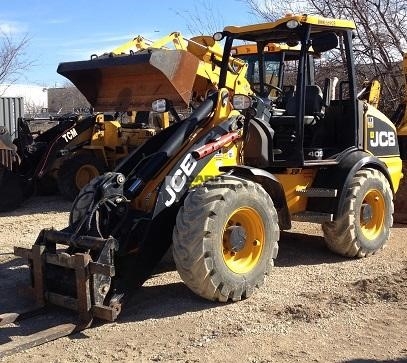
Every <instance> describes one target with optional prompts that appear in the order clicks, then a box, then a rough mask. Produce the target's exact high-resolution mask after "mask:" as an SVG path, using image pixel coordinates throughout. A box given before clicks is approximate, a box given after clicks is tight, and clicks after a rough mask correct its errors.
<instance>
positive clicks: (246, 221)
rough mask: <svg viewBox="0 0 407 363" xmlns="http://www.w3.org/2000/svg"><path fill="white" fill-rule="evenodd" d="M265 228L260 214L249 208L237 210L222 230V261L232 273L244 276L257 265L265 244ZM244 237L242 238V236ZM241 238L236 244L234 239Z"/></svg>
mask: <svg viewBox="0 0 407 363" xmlns="http://www.w3.org/2000/svg"><path fill="white" fill-rule="evenodd" d="M264 231H265V228H264V224H263V220H262V218H261V217H260V214H259V213H258V212H257V211H256V210H254V209H253V208H250V207H244V208H239V209H237V210H235V211H234V212H233V213H232V215H231V216H230V217H229V219H228V221H227V222H226V224H225V226H224V228H223V244H222V248H223V260H224V262H225V264H226V266H227V267H228V268H229V269H230V270H231V271H233V272H235V273H238V274H244V273H247V272H249V271H251V270H252V269H253V268H254V267H255V266H256V265H257V263H258V261H259V259H260V256H261V254H262V251H263V248H264V243H265V232H264ZM242 234H243V235H244V237H243V236H242ZM235 236H240V237H242V238H241V239H240V240H239V242H240V243H236V237H235Z"/></svg>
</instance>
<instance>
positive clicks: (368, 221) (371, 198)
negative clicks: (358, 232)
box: [360, 189, 385, 240]
mask: <svg viewBox="0 0 407 363" xmlns="http://www.w3.org/2000/svg"><path fill="white" fill-rule="evenodd" d="M363 209H367V212H366V213H365V214H367V215H365V216H363V214H364V213H363ZM384 218H385V201H384V197H383V194H382V193H381V192H380V191H379V190H377V189H372V190H369V191H368V192H367V193H366V195H365V197H364V198H363V203H362V208H361V213H360V225H361V228H362V233H363V235H364V236H365V237H366V238H367V239H369V240H374V239H376V238H377V237H378V236H379V235H380V233H381V231H382V229H383V224H384Z"/></svg>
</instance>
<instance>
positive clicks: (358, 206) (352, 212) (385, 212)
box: [322, 169, 394, 257]
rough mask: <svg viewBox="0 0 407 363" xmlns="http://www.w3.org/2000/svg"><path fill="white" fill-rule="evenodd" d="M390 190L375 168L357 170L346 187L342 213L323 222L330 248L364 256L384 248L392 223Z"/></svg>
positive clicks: (347, 253)
mask: <svg viewBox="0 0 407 363" xmlns="http://www.w3.org/2000/svg"><path fill="white" fill-rule="evenodd" d="M393 211H394V207H393V193H392V191H391V188H390V184H389V182H388V180H387V179H386V177H385V176H384V175H383V174H382V173H381V172H380V171H378V170H375V169H362V170H359V171H358V172H357V173H356V175H355V176H354V177H353V180H352V182H351V184H350V186H349V188H348V191H347V194H346V197H345V205H344V213H343V215H341V216H338V218H337V219H336V221H334V222H327V223H324V224H323V225H322V230H323V232H324V238H325V242H326V244H327V246H328V248H329V249H331V250H332V251H333V252H335V253H338V254H340V255H343V256H347V257H367V256H370V255H372V254H374V253H376V252H377V251H379V250H381V249H383V248H384V246H385V245H386V243H387V240H388V238H389V235H390V227H391V226H392V225H393Z"/></svg>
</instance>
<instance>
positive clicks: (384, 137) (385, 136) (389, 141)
mask: <svg viewBox="0 0 407 363" xmlns="http://www.w3.org/2000/svg"><path fill="white" fill-rule="evenodd" d="M395 145H396V134H395V133H394V131H370V146H372V147H378V146H382V147H383V146H395Z"/></svg>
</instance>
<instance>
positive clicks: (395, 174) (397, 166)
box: [379, 156, 403, 192]
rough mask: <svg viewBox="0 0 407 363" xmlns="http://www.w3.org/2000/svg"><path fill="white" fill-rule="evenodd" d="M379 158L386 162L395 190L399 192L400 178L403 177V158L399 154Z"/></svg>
mask: <svg viewBox="0 0 407 363" xmlns="http://www.w3.org/2000/svg"><path fill="white" fill-rule="evenodd" d="M379 159H380V160H381V161H383V162H384V163H385V164H386V166H387V169H388V171H389V174H390V179H391V182H392V184H393V188H394V192H397V190H398V188H399V185H400V180H401V179H402V178H403V172H402V160H401V159H400V157H398V156H390V157H380V158H379Z"/></svg>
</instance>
